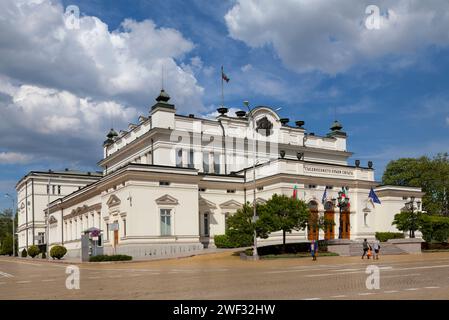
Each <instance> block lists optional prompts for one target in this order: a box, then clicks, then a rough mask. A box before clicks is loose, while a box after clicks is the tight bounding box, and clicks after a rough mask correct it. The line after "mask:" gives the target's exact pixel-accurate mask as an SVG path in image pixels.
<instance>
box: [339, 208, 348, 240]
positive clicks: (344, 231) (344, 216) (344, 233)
mask: <svg viewBox="0 0 449 320" xmlns="http://www.w3.org/2000/svg"><path fill="white" fill-rule="evenodd" d="M340 223H341V226H340V228H341V238H342V239H350V238H351V221H350V216H349V211H343V212H342V213H341V217H340Z"/></svg>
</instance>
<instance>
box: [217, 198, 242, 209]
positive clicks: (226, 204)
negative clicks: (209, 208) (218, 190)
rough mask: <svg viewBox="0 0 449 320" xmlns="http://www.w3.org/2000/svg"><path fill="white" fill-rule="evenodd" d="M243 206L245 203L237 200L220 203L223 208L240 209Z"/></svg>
mask: <svg viewBox="0 0 449 320" xmlns="http://www.w3.org/2000/svg"><path fill="white" fill-rule="evenodd" d="M241 207H243V204H242V203H240V202H238V201H236V200H229V201H226V202H223V203H222V204H220V208H222V209H240V208H241Z"/></svg>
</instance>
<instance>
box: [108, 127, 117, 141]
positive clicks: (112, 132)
mask: <svg viewBox="0 0 449 320" xmlns="http://www.w3.org/2000/svg"><path fill="white" fill-rule="evenodd" d="M117 136H118V133H117V132H115V130H114V129H112V128H111V130H110V131H109V133H108V134H107V135H106V137H108V138H109V139H113V138H114V137H117Z"/></svg>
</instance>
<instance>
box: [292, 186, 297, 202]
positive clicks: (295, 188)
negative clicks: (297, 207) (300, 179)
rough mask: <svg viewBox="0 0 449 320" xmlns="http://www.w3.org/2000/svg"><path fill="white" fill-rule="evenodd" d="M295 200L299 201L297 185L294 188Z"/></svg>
mask: <svg viewBox="0 0 449 320" xmlns="http://www.w3.org/2000/svg"><path fill="white" fill-rule="evenodd" d="M292 198H294V199H298V187H297V186H296V184H295V187H294V188H293V197H292Z"/></svg>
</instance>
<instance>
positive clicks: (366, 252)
mask: <svg viewBox="0 0 449 320" xmlns="http://www.w3.org/2000/svg"><path fill="white" fill-rule="evenodd" d="M362 247H363V255H362V259H364V258H365V256H367V257H368V259H369V256H368V250H369V244H368V241H367V240H366V239H364V240H363V244H362Z"/></svg>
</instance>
